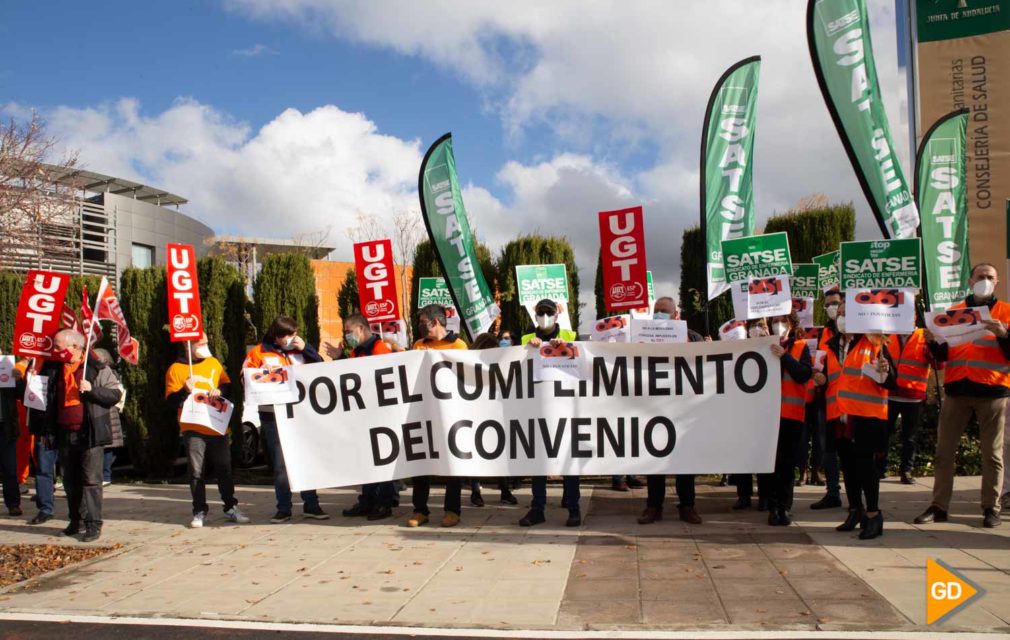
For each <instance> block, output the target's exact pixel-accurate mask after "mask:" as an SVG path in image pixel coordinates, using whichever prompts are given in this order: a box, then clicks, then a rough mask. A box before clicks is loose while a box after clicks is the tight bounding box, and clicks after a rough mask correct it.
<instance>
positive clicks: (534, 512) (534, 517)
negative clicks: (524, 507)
mask: <svg viewBox="0 0 1010 640" xmlns="http://www.w3.org/2000/svg"><path fill="white" fill-rule="evenodd" d="M546 521H547V518H545V517H544V512H543V511H541V510H540V509H530V510H529V511H527V512H526V515H524V516H523V517H522V519H521V520H520V521H519V526H520V527H532V526H533V525H536V524H540V523H542V522H546Z"/></svg>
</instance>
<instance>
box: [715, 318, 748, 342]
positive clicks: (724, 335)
mask: <svg viewBox="0 0 1010 640" xmlns="http://www.w3.org/2000/svg"><path fill="white" fill-rule="evenodd" d="M719 339H720V340H746V339H747V323H746V322H744V321H743V320H727V321H726V322H724V323H723V325H722V326H721V327H719Z"/></svg>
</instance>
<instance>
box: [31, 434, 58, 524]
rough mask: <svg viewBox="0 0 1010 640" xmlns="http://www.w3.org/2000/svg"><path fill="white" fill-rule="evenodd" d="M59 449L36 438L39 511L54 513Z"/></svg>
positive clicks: (36, 494) (36, 491)
mask: <svg viewBox="0 0 1010 640" xmlns="http://www.w3.org/2000/svg"><path fill="white" fill-rule="evenodd" d="M59 455H60V452H59V449H50V448H49V447H47V446H46V445H45V442H42V441H41V439H36V440H35V504H36V505H38V508H39V513H44V514H46V515H50V516H51V515H53V500H54V498H55V493H56V488H55V486H54V485H55V481H56V460H57V459H58V458H59Z"/></svg>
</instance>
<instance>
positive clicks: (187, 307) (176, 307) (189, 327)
mask: <svg viewBox="0 0 1010 640" xmlns="http://www.w3.org/2000/svg"><path fill="white" fill-rule="evenodd" d="M167 249H168V330H169V335H170V336H171V339H172V342H184V341H186V340H196V339H197V338H199V337H200V334H201V333H203V320H202V317H203V316H202V315H201V314H200V290H199V289H198V288H197V280H196V252H195V251H193V247H192V246H190V245H188V244H170V245H168V246H167Z"/></svg>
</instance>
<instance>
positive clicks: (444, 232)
mask: <svg viewBox="0 0 1010 640" xmlns="http://www.w3.org/2000/svg"><path fill="white" fill-rule="evenodd" d="M417 183H418V184H417V190H418V195H419V196H420V198H421V217H422V218H424V225H425V227H426V228H427V230H428V237H429V238H430V239H431V244H432V246H433V247H434V248H435V253H436V255H438V261H439V264H440V265H441V266H442V273H443V274H444V275H445V280H446V283H448V285H449V292H450V293H451V294H452V299H453V301H454V302H455V303H456V308H457V309H459V312H460V316H461V317H462V325H463V328H464V329H465V330H466V332H467V335H468V336H469V337H470V339H471V340H473V338H474V337H475V336H477V335H478V334H480V333H483V332H484V331H487V330H488V329H489V328H490V327H491V323H493V322H494V319H495V318H497V317H498V313H499V310H498V307H497V305H495V303H494V296H493V295H492V293H491V289H490V288H489V287H488V285H487V282H486V281H485V280H484V274H482V273H481V270H480V262H479V261H478V260H477V250H476V246H475V243H474V240H473V233H472V232H471V231H470V222H469V220H468V219H467V217H466V210H465V209H464V208H463V194H462V192H461V191H460V188H459V180H458V179H457V178H456V160H455V159H454V158H453V155H452V134H451V133H447V134H445V135H444V136H442V137H441V138H439V139H438V140H437V141H436V142H435V144H433V145H431V148H430V149H428V153H426V154H425V156H424V161H423V162H422V163H421V171H420V174H419V175H418V178H417Z"/></svg>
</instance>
